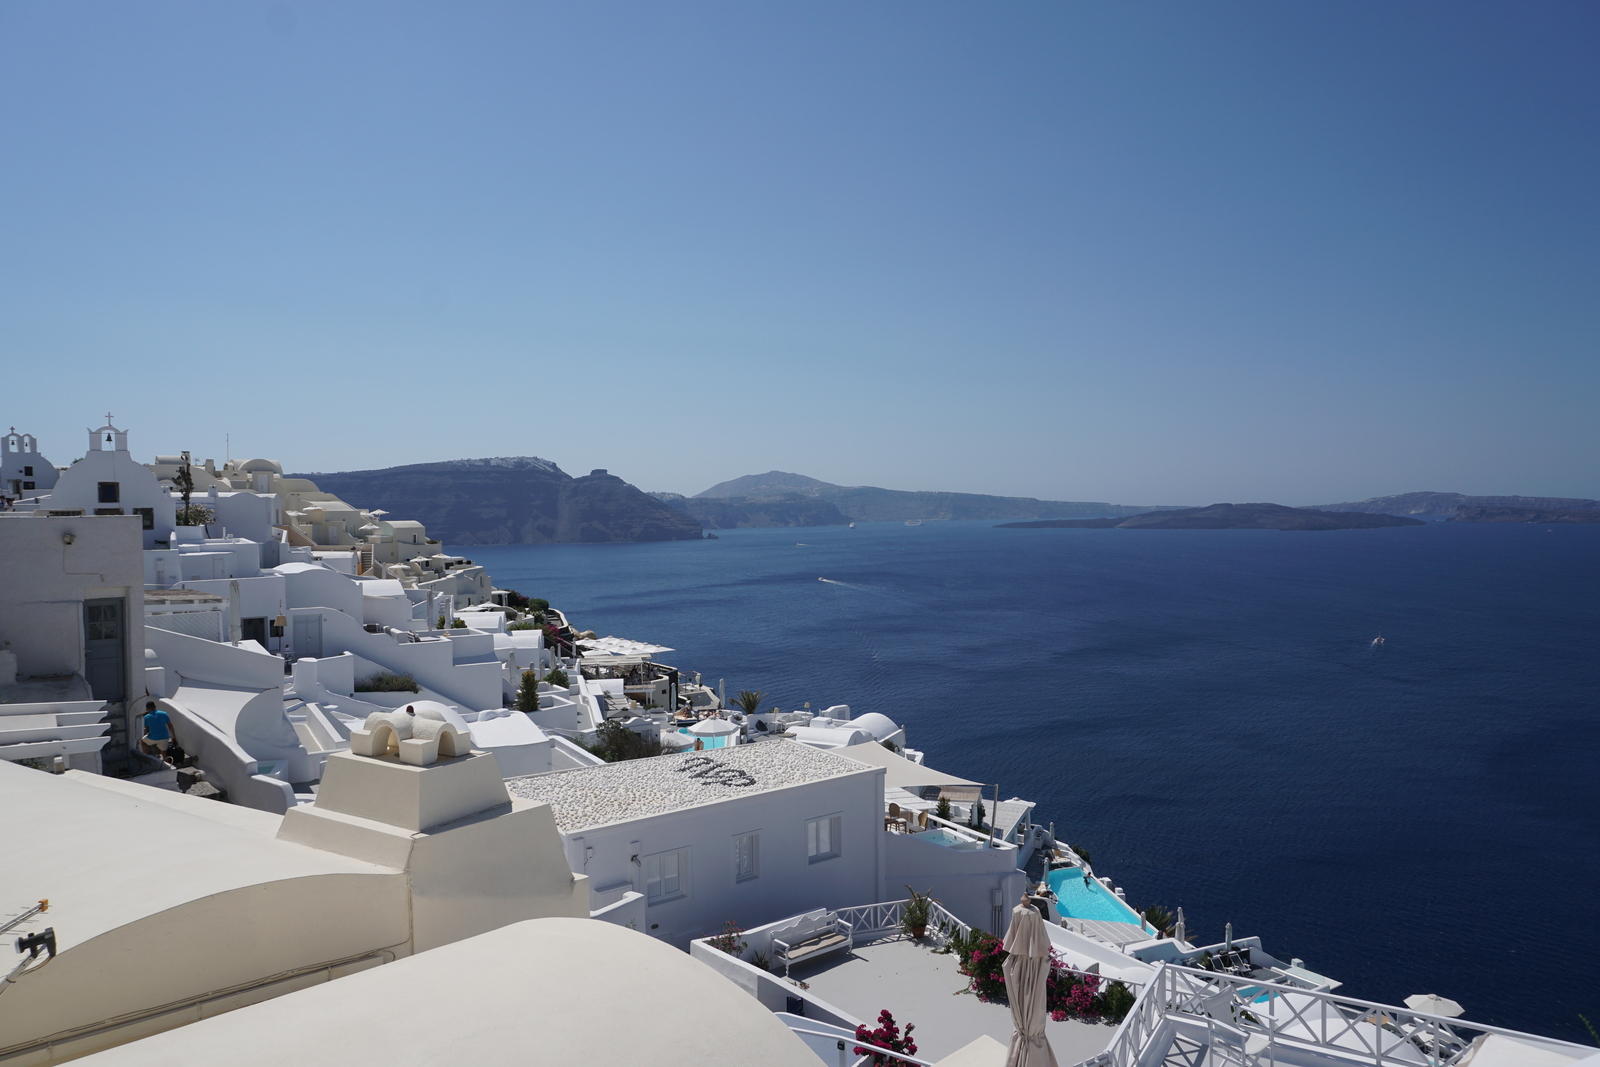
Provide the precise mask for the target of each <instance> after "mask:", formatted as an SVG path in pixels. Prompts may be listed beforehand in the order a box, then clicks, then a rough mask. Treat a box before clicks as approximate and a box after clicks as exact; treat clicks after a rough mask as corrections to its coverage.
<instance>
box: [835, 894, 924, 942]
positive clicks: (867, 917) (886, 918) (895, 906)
mask: <svg viewBox="0 0 1600 1067" xmlns="http://www.w3.org/2000/svg"><path fill="white" fill-rule="evenodd" d="M906 903H907V902H906V901H904V900H890V901H886V902H884V903H882V904H862V905H860V906H859V907H854V908H840V909H838V910H837V911H836V912H835V913H834V914H836V915H838V916H839V918H841V919H843V920H844V921H845V922H847V923H849V924H850V925H851V927H852V928H853V929H854V931H855V934H856V936H857V937H865V936H867V935H869V934H883V933H888V932H889V931H891V930H899V929H900V919H901V917H902V916H904V915H905V912H906Z"/></svg>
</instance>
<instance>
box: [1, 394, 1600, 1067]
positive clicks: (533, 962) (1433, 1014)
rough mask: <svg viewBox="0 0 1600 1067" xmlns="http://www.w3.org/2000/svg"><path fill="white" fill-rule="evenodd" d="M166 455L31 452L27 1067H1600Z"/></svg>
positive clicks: (22, 845) (554, 611)
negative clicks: (438, 1066) (1377, 996)
mask: <svg viewBox="0 0 1600 1067" xmlns="http://www.w3.org/2000/svg"><path fill="white" fill-rule="evenodd" d="M135 431H136V428H135ZM129 437H130V431H129V430H128V429H123V428H119V427H117V426H116V425H114V424H113V420H112V417H111V416H109V415H108V416H107V417H106V422H105V425H103V426H101V427H100V428H99V429H95V430H90V431H88V433H87V449H86V451H85V453H84V455H83V456H82V457H81V458H79V459H77V460H75V461H73V462H71V463H70V464H67V465H64V466H60V467H57V466H55V465H54V464H53V463H52V461H51V460H49V459H47V458H46V457H44V456H43V455H41V454H40V453H39V448H38V444H37V441H36V438H35V437H33V436H31V435H30V434H27V433H19V432H17V431H16V430H15V429H13V430H12V431H11V432H10V433H9V434H7V435H6V436H5V437H4V438H3V470H0V498H3V510H0V573H3V574H4V582H3V586H0V812H3V818H0V835H3V841H4V845H3V852H0V854H3V856H4V862H3V866H0V870H3V871H4V873H3V875H0V932H3V933H4V934H5V945H6V948H5V949H4V951H5V954H6V955H7V956H10V957H11V958H10V959H9V960H5V961H3V962H0V976H3V977H0V1065H7V1067H9V1065H18V1067H21V1065H28V1067H32V1065H40V1064H55V1063H61V1062H65V1061H68V1060H74V1059H84V1061H85V1062H86V1063H94V1064H105V1065H107V1067H109V1065H113V1064H156V1063H161V1064H168V1063H174V1062H187V1061H191V1060H196V1061H198V1060H207V1061H213V1062H219V1063H229V1064H233V1063H241V1064H256V1063H260V1064H268V1063H271V1064H281V1063H287V1062H292V1063H295V1064H298V1065H301V1067H320V1065H322V1064H328V1065H332V1064H346V1063H352V1062H374V1063H377V1062H382V1063H386V1064H394V1065H406V1064H423V1063H437V1062H444V1061H446V1060H448V1061H449V1062H453V1063H471V1064H500V1063H507V1064H509V1063H513V1062H515V1063H530V1062H531V1063H539V1064H575V1065H576V1064H585V1065H587V1064H612V1063H635V1064H663V1065H679V1064H682V1065H691V1064H693V1065H698V1064H708V1065H711V1064H736V1063H737V1064H782V1065H790V1064H792V1065H795V1067H816V1065H817V1064H818V1062H819V1061H820V1062H821V1063H823V1064H826V1065H829V1067H833V1065H838V1067H845V1065H855V1064H869V1063H888V1064H921V1065H932V1064H938V1065H963V1067H987V1065H993V1067H1000V1065H1002V1064H1005V1065H1007V1067H1022V1065H1026V1067H1039V1065H1044V1064H1060V1065H1062V1067H1067V1065H1073V1064H1078V1065H1084V1067H1089V1065H1100V1064H1106V1065H1116V1067H1135V1065H1138V1067H1146V1065H1155V1064H1184V1065H1188V1067H1200V1065H1210V1064H1239V1065H1269V1064H1270V1065H1276V1064H1294V1065H1304V1067H1321V1065H1327V1067H1336V1065H1350V1067H1355V1065H1360V1064H1368V1065H1380V1067H1381V1065H1402V1064H1403V1065H1438V1067H1443V1065H1456V1064H1472V1065H1474V1067H1493V1065H1501V1064H1504V1065H1530V1067H1535V1065H1550V1067H1559V1065H1565V1064H1572V1063H1578V1062H1584V1063H1586V1064H1597V1063H1600V1057H1596V1056H1594V1055H1591V1053H1592V1052H1593V1050H1592V1049H1585V1048H1583V1047H1582V1046H1578V1045H1572V1044H1568V1043H1565V1042H1562V1041H1558V1040H1554V1039H1550V1038H1544V1037H1539V1036H1535V1035H1529V1034H1523V1033H1517V1032H1513V1031H1509V1030H1504V1029H1500V1028H1496V1027H1492V1026H1485V1025H1480V1024H1476V1023H1472V1022H1468V1021H1466V1020H1464V1019H1463V1018H1461V1017H1460V1016H1461V1009H1460V1007H1459V1006H1458V1005H1455V1004H1454V1003H1453V1002H1450V1001H1448V1000H1444V999H1443V998H1439V997H1433V996H1431V995H1428V994H1425V993H1421V994H1419V995H1418V996H1415V997H1411V998H1409V999H1408V1001H1407V1003H1406V1004H1405V1005H1382V1004H1375V1003H1369V1002H1366V1001H1362V1000H1358V999H1353V998H1350V997H1345V996H1341V995H1340V994H1339V993H1337V992H1336V990H1337V989H1339V987H1340V983H1339V981H1337V980H1335V979H1334V978H1333V977H1329V976H1326V975H1323V974H1321V973H1318V971H1317V970H1316V968H1315V961H1310V963H1309V964H1308V963H1307V962H1303V961H1302V960H1300V959H1297V958H1293V957H1292V956H1290V955H1287V953H1289V952H1291V951H1293V946H1278V945H1270V946H1269V945H1263V944H1262V942H1261V939H1260V938H1258V937H1254V936H1248V931H1241V932H1240V933H1239V934H1238V935H1235V933H1234V932H1233V930H1232V928H1231V927H1228V928H1227V929H1226V931H1225V933H1224V936H1223V938H1222V939H1221V940H1218V941H1212V942H1211V943H1205V944H1201V943H1197V942H1196V941H1195V940H1192V939H1191V938H1190V937H1189V935H1188V931H1187V930H1186V929H1185V921H1184V916H1183V915H1182V912H1181V911H1179V912H1178V913H1176V914H1168V913H1166V912H1165V911H1164V910H1163V909H1147V910H1146V911H1144V912H1143V913H1141V912H1139V911H1136V910H1135V909H1134V908H1133V907H1131V906H1130V905H1129V904H1128V903H1127V901H1126V899H1125V896H1126V894H1125V891H1124V890H1123V888H1121V887H1119V886H1118V885H1117V884H1116V883H1115V882H1113V880H1112V879H1111V878H1110V877H1108V876H1106V875H1104V874H1097V873H1096V872H1095V870H1094V868H1093V867H1092V866H1091V863H1090V857H1089V856H1087V855H1085V854H1084V853H1083V852H1081V851H1079V850H1074V849H1073V848H1072V847H1071V846H1070V845H1068V844H1066V842H1067V841H1070V840H1072V839H1073V828H1072V824H1071V817H1072V813H1071V812H1069V811H1063V812H1043V811H1037V810H1036V808H1035V805H1034V803H1033V802H1031V801H1029V800H1027V799H1026V798H1020V797H1005V796H1003V795H1002V794H1001V793H1000V791H999V790H998V787H997V786H995V785H993V784H992V783H985V782H978V781H973V780H969V779H968V778H965V777H962V776H961V774H960V772H961V768H960V767H948V768H944V769H935V768H933V767H930V766H928V765H927V763H926V762H925V761H924V759H923V754H922V753H921V752H920V751H918V749H917V748H916V747H915V741H916V739H915V738H914V737H908V736H907V734H906V731H905V730H904V729H903V728H902V727H901V726H899V725H898V724H896V723H895V722H893V721H891V720H890V719H889V718H887V717H886V716H884V715H883V714H880V713H878V712H875V711H873V710H872V709H870V708H859V707H858V708H850V707H846V706H843V705H836V706H832V707H827V708H825V709H822V710H817V711H813V710H811V709H810V708H809V706H807V707H806V708H801V709H791V710H787V711H784V710H780V709H778V708H772V707H766V708H764V707H763V706H762V703H761V700H760V695H759V694H756V693H747V692H741V693H739V694H737V696H736V697H735V698H733V699H730V697H729V694H728V693H727V692H726V691H725V689H724V687H723V686H722V685H720V684H713V682H712V680H711V679H702V678H701V676H700V675H699V674H698V673H696V672H695V671H694V669H693V664H677V665H672V661H671V660H670V659H667V658H664V657H669V656H670V655H671V654H672V652H673V650H672V649H671V648H667V647H663V646H661V645H657V644H652V643H649V639H650V638H651V637H654V636H660V635H651V634H632V635H626V636H603V637H602V636H597V635H596V634H595V633H594V632H592V631H589V630H584V629H581V627H582V620H580V619H572V618H569V617H568V616H567V615H566V614H564V613H563V612H562V610H561V607H560V605H552V604H548V603H546V602H544V601H542V600H538V599H531V598H529V597H527V596H525V595H523V594H521V593H519V592H516V591H513V590H509V589H501V588H497V587H496V586H495V583H494V578H493V576H492V575H491V574H489V573H488V572H487V571H486V570H485V568H484V567H483V566H481V565H479V564H476V563H474V562H473V561H472V560H471V559H467V558H463V557H460V556H452V555H450V554H448V553H446V552H445V551H444V550H443V546H442V545H441V544H440V543H439V541H437V540H434V539H431V538H430V537H429V535H428V531H427V530H426V529H425V528H424V526H423V525H422V524H421V523H418V522H416V521H412V520H409V519H407V518H406V517H405V516H395V515H389V514H386V513H384V512H383V511H381V510H370V509H364V508H362V507H361V506H360V503H359V502H354V503H350V502H346V501H344V500H340V499H338V498H337V497H336V496H334V495H332V494H329V493H324V492H321V491H319V490H318V488H317V486H316V484H314V483H313V482H312V481H310V480H307V479H303V478H290V477H285V475H284V473H283V470H282V468H281V467H280V465H279V464H278V463H276V462H273V461H272V460H267V459H252V460H247V461H243V462H240V461H233V460H229V461H226V462H224V463H223V464H222V465H221V466H218V465H216V464H215V463H214V462H213V461H212V460H204V461H191V460H190V458H189V457H188V456H187V455H185V456H154V457H152V459H151V461H150V462H148V463H142V462H140V461H139V460H138V459H136V458H135V453H134V451H133V450H132V448H131V446H130V440H129ZM1007 669H1017V668H1007ZM998 713H1000V712H997V714H998ZM1018 758H1019V759H1021V758H1026V754H1025V753H1018ZM1101 859H1102V862H1107V863H1108V865H1109V864H1111V863H1114V857H1101ZM1108 861H1109V862H1108ZM1030 930H1032V931H1035V932H1033V933H1031V934H1030V933H1028V931H1030ZM1019 931H1020V933H1019ZM1351 936H1352V937H1357V936H1362V937H1365V936H1369V933H1367V932H1354V931H1353V932H1352V933H1351ZM13 945H14V946H15V949H14V950H13V948H12V946H13ZM1380 946H1381V939H1375V940H1374V951H1375V952H1381V947H1380ZM1030 959H1032V960H1036V961H1038V966H1037V968H1036V969H1035V970H1034V971H1025V969H1024V968H1022V967H1021V966H1019V965H1020V964H1024V963H1026V961H1028V960H1030ZM1024 974H1032V975H1036V979H1035V978H1027V979H1024V978H1019V977H1016V976H1017V975H1024ZM1008 979H1009V981H1008ZM1024 988H1025V989H1027V990H1029V992H1028V993H1026V994H1024V993H1023V992H1021V990H1023V989H1024ZM1035 993H1037V994H1038V995H1037V997H1035V996H1034V994H1035ZM908 1023H909V1024H914V1027H913V1025H907V1024H908Z"/></svg>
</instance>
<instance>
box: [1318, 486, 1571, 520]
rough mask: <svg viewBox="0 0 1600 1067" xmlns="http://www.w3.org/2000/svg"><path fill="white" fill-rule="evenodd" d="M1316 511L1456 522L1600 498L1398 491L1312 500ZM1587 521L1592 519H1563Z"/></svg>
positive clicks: (1562, 508) (1564, 508) (1558, 508)
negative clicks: (1329, 501)
mask: <svg viewBox="0 0 1600 1067" xmlns="http://www.w3.org/2000/svg"><path fill="white" fill-rule="evenodd" d="M1312 507H1314V508H1316V509H1317V510H1319V511H1361V512H1366V513H1367V514H1372V515H1378V514H1382V515H1411V516H1416V517H1419V518H1432V519H1451V520H1454V521H1456V522H1538V521H1541V520H1538V519H1506V518H1499V519H1489V518H1460V517H1458V516H1460V515H1462V514H1463V509H1466V511H1465V513H1466V514H1469V515H1477V514H1480V513H1482V514H1487V513H1488V512H1485V511H1483V509H1487V508H1501V509H1504V508H1513V509H1536V510H1541V511H1552V510H1554V511H1594V510H1600V500H1585V499H1583V498H1580V497H1561V496H1465V495H1463V494H1461V493H1400V494H1398V495H1395V496H1375V497H1372V498H1371V499H1370V500H1357V501H1353V502H1349V503H1344V504H1313V505H1312ZM1564 521H1569V522H1571V521H1577V522H1587V521H1593V520H1586V519H1578V520H1571V519H1569V520H1564Z"/></svg>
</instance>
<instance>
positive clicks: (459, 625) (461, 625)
mask: <svg viewBox="0 0 1600 1067" xmlns="http://www.w3.org/2000/svg"><path fill="white" fill-rule="evenodd" d="M466 628H467V620H465V619H457V620H456V621H455V622H452V623H451V624H450V629H452V630H465V629H466Z"/></svg>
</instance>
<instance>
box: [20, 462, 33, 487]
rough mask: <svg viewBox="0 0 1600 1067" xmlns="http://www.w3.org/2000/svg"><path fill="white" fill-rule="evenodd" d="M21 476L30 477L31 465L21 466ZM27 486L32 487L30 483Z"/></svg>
mask: <svg viewBox="0 0 1600 1067" xmlns="http://www.w3.org/2000/svg"><path fill="white" fill-rule="evenodd" d="M22 476H23V477H24V478H32V477H33V468H32V467H23V468H22ZM28 488H29V489H32V488H33V486H31V485H30V486H28Z"/></svg>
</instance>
